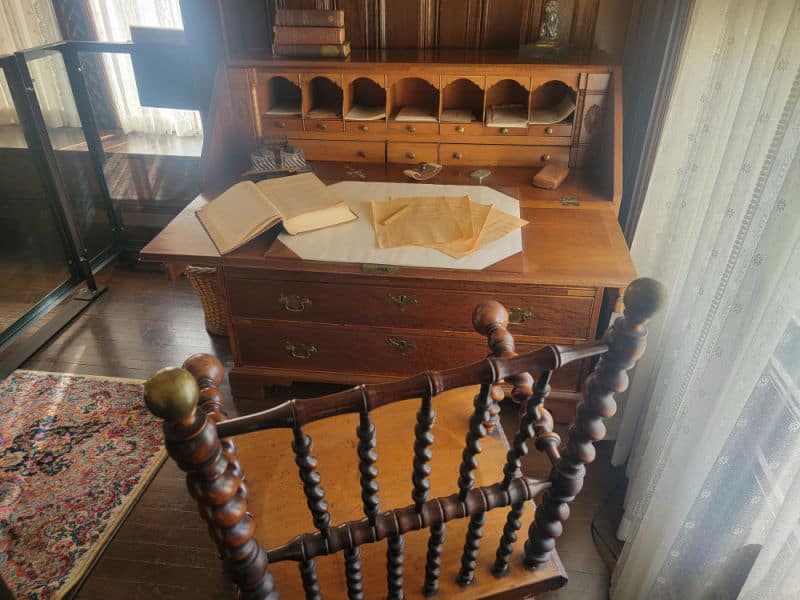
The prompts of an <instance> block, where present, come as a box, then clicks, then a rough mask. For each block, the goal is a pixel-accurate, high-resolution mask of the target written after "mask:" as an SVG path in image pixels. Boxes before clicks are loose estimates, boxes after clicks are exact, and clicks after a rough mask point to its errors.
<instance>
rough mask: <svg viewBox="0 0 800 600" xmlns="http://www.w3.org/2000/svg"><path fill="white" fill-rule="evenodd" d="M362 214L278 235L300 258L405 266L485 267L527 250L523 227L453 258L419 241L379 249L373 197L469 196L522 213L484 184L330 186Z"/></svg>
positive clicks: (354, 183)
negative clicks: (371, 212)
mask: <svg viewBox="0 0 800 600" xmlns="http://www.w3.org/2000/svg"><path fill="white" fill-rule="evenodd" d="M330 187H331V189H332V190H333V191H335V192H336V193H337V194H338V195H339V196H340V197H341V198H342V200H344V201H345V202H347V204H348V205H349V206H350V209H351V210H352V211H353V212H354V213H355V214H356V215H358V219H357V220H355V221H351V222H350V223H344V224H342V225H336V226H335V227H327V228H325V229H319V230H317V231H309V232H307V233H301V234H299V235H289V234H287V233H281V234H280V235H279V236H278V239H279V240H280V241H281V242H283V243H284V244H285V245H286V246H287V247H288V248H289V249H290V250H292V251H293V252H294V253H295V254H297V255H298V256H299V257H300V258H303V259H306V260H323V261H331V262H347V263H371V264H382V265H397V266H403V267H433V268H439V269H467V270H476V271H477V270H480V269H485V268H486V267H488V266H489V265H492V264H494V263H496V262H499V261H501V260H503V259H504V258H507V257H509V256H512V255H514V254H517V253H518V252H521V251H522V233H521V231H520V230H519V229H517V230H515V231H513V232H511V233H509V234H508V235H506V236H505V237H503V238H501V239H499V240H497V241H496V242H494V243H492V244H489V245H488V246H486V247H485V248H481V249H480V250H478V251H476V252H474V253H473V254H470V255H469V256H465V257H464V258H461V259H454V258H451V257H449V256H447V255H446V254H443V253H442V252H439V251H438V250H434V249H431V248H421V247H414V246H404V247H402V248H383V249H381V248H378V246H377V243H376V242H375V231H374V230H373V229H372V218H371V214H370V206H369V204H370V202H371V201H372V200H376V201H379V200H388V199H389V197H390V196H393V197H408V196H464V195H465V194H466V195H469V197H470V198H471V199H472V200H474V201H475V202H480V203H482V204H493V205H494V206H495V208H497V209H499V210H502V211H503V212H506V213H508V214H510V215H514V216H515V217H519V216H520V214H519V202H518V201H517V200H515V199H514V198H511V197H510V196H507V195H506V194H502V193H500V192H498V191H496V190H493V189H491V188H488V187H485V186H477V185H474V186H473V185H436V184H420V183H384V182H372V181H342V182H340V183H336V184H334V185H332V186H330Z"/></svg>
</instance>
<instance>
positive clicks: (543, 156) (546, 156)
mask: <svg viewBox="0 0 800 600" xmlns="http://www.w3.org/2000/svg"><path fill="white" fill-rule="evenodd" d="M550 158H551V156H550V155H549V154H542V162H547V161H548V160H550Z"/></svg>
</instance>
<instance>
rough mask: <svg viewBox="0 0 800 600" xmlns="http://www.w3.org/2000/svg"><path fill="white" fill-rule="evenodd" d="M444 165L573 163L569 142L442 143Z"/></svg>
mask: <svg viewBox="0 0 800 600" xmlns="http://www.w3.org/2000/svg"><path fill="white" fill-rule="evenodd" d="M439 161H440V162H441V163H442V164H443V165H469V166H506V167H542V166H544V165H546V164H558V165H564V166H567V165H568V164H569V147H566V146H555V147H554V146H502V145H494V144H440V145H439Z"/></svg>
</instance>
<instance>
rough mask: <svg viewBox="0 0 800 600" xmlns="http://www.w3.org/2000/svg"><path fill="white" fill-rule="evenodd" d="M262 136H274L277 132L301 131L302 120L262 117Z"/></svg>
mask: <svg viewBox="0 0 800 600" xmlns="http://www.w3.org/2000/svg"><path fill="white" fill-rule="evenodd" d="M261 124H262V126H263V131H264V135H266V136H269V135H275V134H276V133H277V132H279V131H303V119H297V118H292V117H286V118H281V117H264V118H263V119H262V120H261Z"/></svg>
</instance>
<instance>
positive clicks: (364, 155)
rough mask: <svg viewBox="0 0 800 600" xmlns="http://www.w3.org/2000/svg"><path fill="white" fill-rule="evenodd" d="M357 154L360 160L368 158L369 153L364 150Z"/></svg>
mask: <svg viewBox="0 0 800 600" xmlns="http://www.w3.org/2000/svg"><path fill="white" fill-rule="evenodd" d="M356 154H357V155H358V157H359V158H367V153H366V152H364V151H363V150H359V151H358V152H356Z"/></svg>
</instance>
